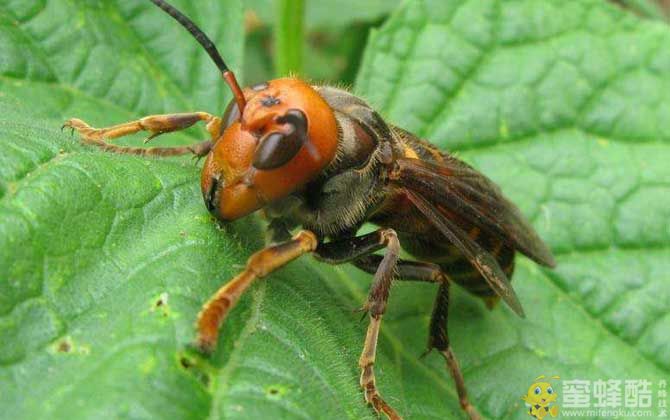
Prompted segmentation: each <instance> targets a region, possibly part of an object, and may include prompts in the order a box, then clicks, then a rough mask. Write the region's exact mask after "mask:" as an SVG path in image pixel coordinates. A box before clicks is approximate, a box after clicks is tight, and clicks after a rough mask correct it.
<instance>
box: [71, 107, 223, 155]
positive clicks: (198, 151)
mask: <svg viewBox="0 0 670 420" xmlns="http://www.w3.org/2000/svg"><path fill="white" fill-rule="evenodd" d="M198 121H204V122H206V123H207V132H208V133H209V134H210V137H211V140H206V141H203V142H200V143H197V144H195V145H193V146H176V147H151V148H143V147H124V146H116V145H114V144H111V143H109V142H108V141H109V140H112V139H115V138H119V137H123V136H127V135H129V134H135V133H138V132H140V131H147V132H149V133H150V135H149V137H147V139H146V140H145V143H146V142H147V141H149V140H151V139H153V138H154V137H157V136H160V135H161V134H165V133H171V132H174V131H179V130H183V129H185V128H188V127H190V126H192V125H193V124H195V123H197V122H198ZM62 128H71V129H72V130H73V131H77V132H78V133H79V135H80V136H81V139H82V141H83V142H84V143H86V144H91V145H94V146H98V147H100V148H101V149H103V150H105V151H108V152H114V153H126V154H135V155H153V156H178V155H184V154H188V153H193V154H194V155H196V156H198V157H200V156H204V155H206V154H207V153H209V150H210V149H211V147H212V144H213V142H214V141H216V139H217V138H218V136H219V135H220V132H221V119H220V118H218V117H215V116H213V115H211V114H208V113H206V112H189V113H183V114H166V115H150V116H148V117H144V118H140V119H139V120H135V121H130V122H127V123H123V124H118V125H114V126H111V127H106V128H93V127H91V126H90V125H88V124H87V123H85V122H84V121H82V120H80V119H77V118H71V119H69V120H67V121H66V122H65V124H63V127H62Z"/></svg>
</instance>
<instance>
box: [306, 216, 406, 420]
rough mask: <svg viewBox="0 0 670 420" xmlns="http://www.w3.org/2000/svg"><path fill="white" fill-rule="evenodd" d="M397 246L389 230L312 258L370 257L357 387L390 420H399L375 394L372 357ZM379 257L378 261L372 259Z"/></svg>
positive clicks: (322, 248) (324, 248)
mask: <svg viewBox="0 0 670 420" xmlns="http://www.w3.org/2000/svg"><path fill="white" fill-rule="evenodd" d="M383 248H386V254H385V255H384V257H381V256H377V255H375V256H372V255H369V254H371V253H372V252H375V251H378V250H380V249H383ZM399 253H400V242H399V241H398V236H397V234H396V233H395V231H394V230H393V229H379V230H377V231H375V232H371V233H368V234H366V235H362V236H358V237H354V238H348V239H341V240H338V241H334V242H329V243H326V244H321V245H319V248H318V249H317V250H316V252H315V256H316V257H317V258H318V259H320V260H321V261H324V262H327V263H330V264H339V263H343V262H347V261H354V260H359V259H361V257H362V258H367V257H366V256H369V257H373V258H372V260H373V261H374V265H370V268H371V272H373V273H374V275H375V277H374V280H373V282H372V286H370V292H369V293H368V299H367V301H366V302H365V305H363V310H364V311H367V312H369V314H370V324H369V325H368V330H367V332H366V334H365V342H364V343H363V351H362V352H361V356H360V358H359V359H358V366H359V367H360V368H361V378H360V382H359V383H360V386H361V388H362V389H363V393H364V396H365V401H366V402H367V403H368V404H371V405H372V407H373V408H374V409H375V411H377V412H378V413H383V414H384V415H385V416H386V417H387V418H389V419H390V420H399V419H401V418H402V417H400V415H399V414H398V413H397V412H396V411H395V410H394V409H393V407H391V406H390V405H389V404H388V403H387V402H386V401H384V399H383V398H382V396H381V395H380V393H379V390H377V385H376V382H375V371H374V365H375V357H376V355H377V339H378V338H379V328H380V327H381V322H382V316H383V315H384V312H385V311H386V302H387V301H388V297H389V290H390V288H391V283H392V281H393V275H394V273H395V269H396V267H397V262H398V255H399ZM374 257H379V258H380V259H378V260H377V259H374Z"/></svg>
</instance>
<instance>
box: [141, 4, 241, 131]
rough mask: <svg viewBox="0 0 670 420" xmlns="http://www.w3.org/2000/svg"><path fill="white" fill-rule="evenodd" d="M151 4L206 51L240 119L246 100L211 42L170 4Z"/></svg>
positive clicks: (232, 74) (233, 76)
mask: <svg viewBox="0 0 670 420" xmlns="http://www.w3.org/2000/svg"><path fill="white" fill-rule="evenodd" d="M150 1H151V2H152V3H153V4H155V5H156V6H158V7H160V8H161V9H163V11H165V13H167V14H168V15H170V16H172V17H173V18H174V19H175V20H176V21H177V22H179V23H180V24H181V26H183V27H184V28H186V30H187V31H189V32H190V33H191V35H193V37H194V38H195V39H196V40H197V41H198V42H199V43H200V45H202V47H203V48H204V49H205V51H207V54H209V56H210V57H211V58H212V61H214V64H216V66H217V67H218V68H219V70H221V76H223V80H225V81H226V83H227V84H228V86H229V87H230V90H231V91H232V92H233V96H234V97H235V102H236V103H237V107H238V108H239V109H240V119H241V118H242V112H243V111H244V106H245V105H246V104H247V102H246V100H245V99H244V94H243V93H242V89H241V88H240V85H239V84H238V83H237V79H236V78H235V74H234V73H233V72H232V71H231V70H230V69H229V68H228V66H227V65H226V63H225V62H224V61H223V58H221V54H219V50H217V49H216V45H214V43H213V42H212V40H211V39H209V37H208V36H207V35H205V33H204V32H203V31H202V30H201V29H200V28H198V26H197V25H196V24H195V23H193V21H192V20H191V19H189V18H187V17H186V16H184V14H183V13H182V12H180V11H179V10H177V9H175V8H174V6H172V5H171V4H169V3H167V2H166V1H164V0H150Z"/></svg>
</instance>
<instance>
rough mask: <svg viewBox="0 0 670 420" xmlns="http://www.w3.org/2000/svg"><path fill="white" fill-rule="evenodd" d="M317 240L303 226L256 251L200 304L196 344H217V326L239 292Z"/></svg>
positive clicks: (202, 346) (205, 348) (311, 248)
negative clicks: (284, 239)
mask: <svg viewBox="0 0 670 420" xmlns="http://www.w3.org/2000/svg"><path fill="white" fill-rule="evenodd" d="M317 244H318V240H317V238H316V235H314V234H313V233H312V232H310V231H306V230H303V231H301V232H299V233H298V234H297V235H295V236H294V237H293V239H291V240H289V241H286V242H283V243H281V244H277V245H273V246H270V247H267V248H265V249H263V250H261V251H258V252H256V253H255V254H254V255H252V256H251V258H249V260H248V261H247V266H246V268H245V269H244V271H242V272H241V273H240V274H238V275H237V276H236V277H235V278H234V279H232V280H231V281H229V282H228V283H226V284H225V285H224V286H223V287H222V288H220V289H219V290H218V291H217V292H216V294H214V296H212V298H211V299H210V300H209V301H208V302H207V303H206V304H205V305H204V306H203V307H202V310H201V311H200V314H199V315H198V321H197V329H198V337H197V342H196V344H197V346H198V347H199V348H200V349H202V350H203V351H206V352H211V351H213V350H214V349H215V348H216V343H217V339H218V336H219V327H220V326H221V323H222V322H223V320H224V319H225V317H226V315H228V312H229V311H230V310H231V309H232V308H233V307H234V306H235V304H236V303H237V301H238V299H239V298H240V296H242V293H244V292H245V291H246V290H247V289H248V288H249V286H251V284H252V283H253V282H254V281H255V280H256V279H260V278H263V277H265V276H267V275H268V274H270V273H272V272H273V271H275V270H277V269H278V268H280V267H282V266H284V265H285V264H287V263H289V262H291V261H293V260H295V259H296V258H298V257H300V256H301V255H304V254H307V253H309V252H312V251H314V250H315V249H316V246H317Z"/></svg>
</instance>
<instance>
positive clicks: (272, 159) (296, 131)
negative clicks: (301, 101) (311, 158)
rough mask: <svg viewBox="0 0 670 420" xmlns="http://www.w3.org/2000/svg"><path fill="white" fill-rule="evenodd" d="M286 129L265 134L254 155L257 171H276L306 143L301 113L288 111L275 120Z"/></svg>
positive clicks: (305, 127) (292, 110)
mask: <svg viewBox="0 0 670 420" xmlns="http://www.w3.org/2000/svg"><path fill="white" fill-rule="evenodd" d="M277 122H278V123H279V124H283V125H284V126H285V128H286V130H285V131H284V132H281V133H280V132H272V133H269V134H266V135H265V136H264V137H263V138H262V139H261V141H260V143H259V145H258V148H257V149H256V152H255V153H254V161H253V165H254V167H255V168H257V169H264V170H269V169H276V168H278V167H280V166H282V165H284V164H285V163H286V162H288V161H289V160H291V159H293V157H294V156H295V155H296V154H298V152H299V151H300V148H302V145H303V144H305V142H306V141H307V117H306V116H305V114H303V112H302V111H300V110H297V109H290V110H288V111H287V112H286V114H285V115H283V116H281V117H279V118H277Z"/></svg>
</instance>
